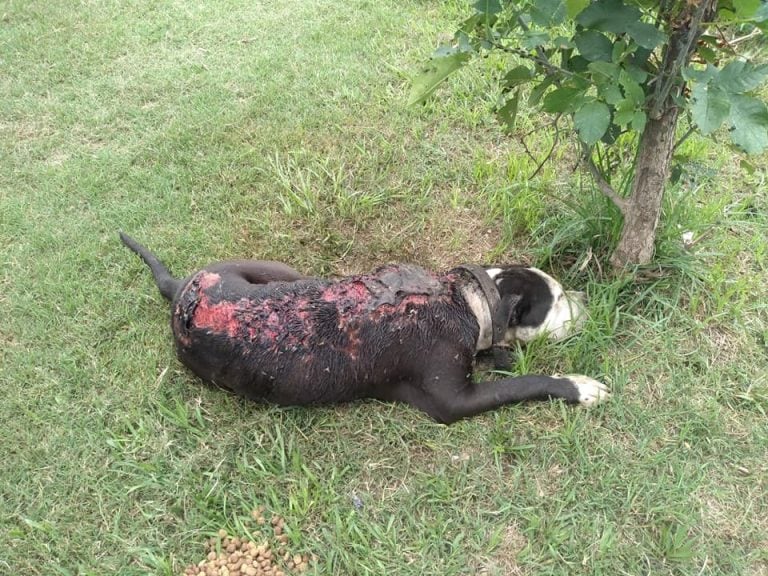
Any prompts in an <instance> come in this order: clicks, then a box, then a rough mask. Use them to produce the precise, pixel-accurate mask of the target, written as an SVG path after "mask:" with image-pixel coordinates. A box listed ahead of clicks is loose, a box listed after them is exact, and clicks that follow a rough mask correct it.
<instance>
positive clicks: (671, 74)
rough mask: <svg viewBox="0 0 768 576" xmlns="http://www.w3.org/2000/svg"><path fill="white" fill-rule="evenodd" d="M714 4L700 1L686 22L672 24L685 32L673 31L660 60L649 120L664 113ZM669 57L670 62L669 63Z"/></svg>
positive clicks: (682, 19) (705, 0)
mask: <svg viewBox="0 0 768 576" xmlns="http://www.w3.org/2000/svg"><path fill="white" fill-rule="evenodd" d="M715 4H716V2H715V0H701V2H700V3H699V5H698V6H697V7H696V11H695V12H694V13H693V14H689V15H688V22H685V21H684V20H685V19H686V18H685V17H684V16H683V17H680V18H678V20H677V21H676V22H675V21H673V22H672V26H673V27H674V26H675V25H678V26H680V28H683V27H685V30H684V31H683V32H682V33H679V32H678V31H677V30H675V31H673V32H672V34H671V36H670V40H669V47H668V49H667V50H666V51H665V53H664V58H663V60H662V68H661V71H660V72H661V73H660V78H659V80H661V81H660V82H658V83H657V84H656V89H655V90H654V95H653V102H652V106H651V108H650V110H649V113H648V115H649V116H650V117H651V118H654V119H658V118H660V117H661V115H662V114H663V113H664V109H665V108H666V106H667V99H668V98H669V96H670V94H671V93H672V88H673V87H674V84H675V82H676V81H677V80H678V78H679V77H680V70H682V68H683V66H685V64H686V63H687V62H688V60H689V58H690V53H691V48H692V47H693V45H694V42H695V41H696V39H697V38H698V37H699V36H700V35H701V23H702V21H703V20H704V17H705V15H707V14H708V13H709V12H710V11H711V10H712V8H713V6H714V5H715ZM670 57H671V58H672V62H670V61H669V59H670Z"/></svg>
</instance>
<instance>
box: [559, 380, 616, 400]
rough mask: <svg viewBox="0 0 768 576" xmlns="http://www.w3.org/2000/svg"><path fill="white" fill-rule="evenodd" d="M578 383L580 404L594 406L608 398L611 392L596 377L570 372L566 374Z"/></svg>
mask: <svg viewBox="0 0 768 576" xmlns="http://www.w3.org/2000/svg"><path fill="white" fill-rule="evenodd" d="M564 378H568V380H570V381H571V382H573V383H574V384H575V385H576V388H577V389H578V391H579V404H581V405H582V406H594V405H595V404H600V402H604V401H605V400H608V398H609V397H610V396H611V393H610V392H608V387H607V386H606V385H605V384H603V383H602V382H598V381H597V380H595V379H594V378H590V377H589V376H582V375H580V374H568V375H567V376H564Z"/></svg>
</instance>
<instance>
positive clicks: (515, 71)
mask: <svg viewBox="0 0 768 576" xmlns="http://www.w3.org/2000/svg"><path fill="white" fill-rule="evenodd" d="M531 80H533V70H531V69H530V68H528V67H527V66H523V65H522V64H521V65H520V66H516V67H515V68H512V70H510V71H509V72H507V73H506V74H505V75H504V87H505V88H507V89H509V88H514V87H515V86H519V85H520V84H525V83H526V82H530V81H531Z"/></svg>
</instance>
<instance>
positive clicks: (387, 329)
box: [172, 265, 477, 404]
mask: <svg viewBox="0 0 768 576" xmlns="http://www.w3.org/2000/svg"><path fill="white" fill-rule="evenodd" d="M454 281H455V276H454V275H453V274H450V273H449V274H446V275H443V276H437V275H434V274H432V273H430V272H427V271H425V270H423V269H421V268H417V267H414V266H407V265H406V266H387V267H383V268H380V269H379V270H377V271H376V272H374V273H372V274H368V275H361V276H352V277H348V278H344V279H341V280H339V281H327V280H317V279H307V280H300V281H295V282H272V283H269V284H259V285H255V284H247V283H246V285H245V287H244V286H243V285H242V284H243V281H242V280H241V279H239V278H238V279H235V280H232V281H230V279H229V278H228V277H227V276H226V275H224V277H222V276H221V275H219V274H217V273H213V272H209V271H206V270H202V271H200V272H198V273H197V274H195V275H193V276H192V277H191V278H190V279H189V280H188V282H187V285H186V287H185V288H184V289H183V290H182V291H181V292H180V293H179V295H178V296H177V298H176V299H175V302H174V307H173V311H174V314H173V320H172V326H173V330H174V333H175V335H176V337H177V345H178V352H179V356H180V357H181V359H182V360H183V361H184V362H185V363H186V364H188V365H189V366H190V367H191V368H192V369H193V370H195V371H196V372H198V373H199V370H197V369H196V365H199V366H200V367H203V366H204V367H205V369H206V370H208V372H209V373H208V374H201V376H203V377H204V378H206V379H209V380H212V381H214V382H216V383H218V384H221V385H223V386H225V387H227V388H231V389H234V390H235V391H237V392H239V393H242V394H245V395H248V396H252V397H257V398H267V399H275V400H276V401H279V402H281V403H286V401H287V403H290V402H291V401H294V402H296V403H302V404H304V403H308V402H314V401H317V402H323V401H325V399H326V397H328V398H329V399H330V398H331V396H334V395H338V394H342V395H343V393H344V391H343V390H341V391H340V390H339V389H338V388H335V387H334V386H335V384H334V383H335V382H338V383H339V385H345V384H344V383H345V382H346V383H347V384H346V385H349V386H350V389H351V390H356V392H355V396H362V395H363V394H361V392H362V393H365V391H366V389H365V386H359V381H360V380H364V381H372V380H374V379H377V378H380V377H381V376H380V375H375V374H372V373H371V372H372V371H373V370H374V367H375V366H380V365H381V357H382V355H383V356H384V358H389V357H390V356H391V361H385V362H384V364H385V365H390V364H392V365H394V364H395V363H401V361H402V360H403V358H406V359H407V358H408V356H409V355H414V354H415V352H414V351H413V350H410V349H407V348H405V347H404V345H403V344H402V343H403V337H402V335H401V333H402V332H408V333H409V338H405V340H406V341H408V340H409V339H410V340H411V341H412V340H413V338H412V336H413V335H414V333H416V338H417V340H423V339H428V338H429V330H430V329H429V326H430V325H431V324H432V323H433V322H434V321H437V322H441V324H444V323H445V322H449V321H451V320H450V319H451V318H454V319H455V318H471V315H467V314H456V313H455V310H454V311H453V312H449V310H448V309H449V308H455V307H456V306H462V307H463V306H465V304H464V301H463V299H462V298H456V294H455V293H454V292H455V290H454ZM459 323H461V322H459ZM463 324H464V325H462V326H457V328H456V331H458V332H459V333H460V336H461V337H462V339H463V338H466V339H467V340H468V341H469V340H472V339H473V338H476V336H477V333H476V323H474V322H464V323H463ZM472 324H474V329H473V326H472ZM422 333H423V335H422ZM363 343H365V350H361V346H362V344H363ZM428 345H429V343H428V342H425V346H428ZM400 347H402V349H400ZM473 347H474V341H472V342H471V343H470V344H469V345H468V349H470V350H472V349H473ZM422 353H423V351H422ZM200 355H204V356H205V358H204V360H205V361H204V362H203V361H202V360H203V359H202V358H200ZM198 359H200V360H201V361H200V362H198ZM414 360H417V358H414ZM377 362H378V364H377ZM236 369H237V371H235V370H236ZM319 371H324V372H326V373H328V372H330V373H332V374H337V375H338V378H336V379H332V380H333V381H332V382H331V383H330V384H329V385H328V386H326V388H328V389H317V388H313V386H311V381H315V382H319V381H322V380H328V378H327V376H326V377H325V378H322V377H318V376H319ZM386 371H387V370H386V369H385V370H384V372H385V373H386ZM296 379H300V380H302V381H304V380H306V381H307V384H310V385H308V386H305V387H304V388H305V389H307V388H308V389H310V390H315V391H316V392H317V397H312V398H306V397H303V398H294V397H293V392H292V391H291V390H288V391H285V390H282V389H281V387H280V382H281V381H294V380H296ZM356 381H357V382H358V385H357V388H355V386H353V384H355V382H356ZM335 399H336V400H338V398H335Z"/></svg>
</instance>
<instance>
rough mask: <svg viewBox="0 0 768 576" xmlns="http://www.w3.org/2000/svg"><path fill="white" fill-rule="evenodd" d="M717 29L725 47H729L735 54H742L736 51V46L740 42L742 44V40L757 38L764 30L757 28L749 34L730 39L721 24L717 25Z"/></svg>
mask: <svg viewBox="0 0 768 576" xmlns="http://www.w3.org/2000/svg"><path fill="white" fill-rule="evenodd" d="M715 30H717V35H718V36H719V37H720V41H721V42H722V43H723V45H724V47H727V48H728V49H729V50H730V51H731V53H732V54H733V55H734V56H741V54H739V53H738V52H737V51H736V46H737V45H738V44H741V43H742V42H746V41H747V40H752V39H753V38H756V37H757V36H760V35H761V34H762V33H763V31H762V30H760V29H759V28H755V29H754V30H753V31H752V32H750V33H749V34H747V35H745V36H742V37H741V38H734V39H733V40H728V37H727V36H726V34H725V32H724V31H723V29H722V28H721V27H720V26H715Z"/></svg>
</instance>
